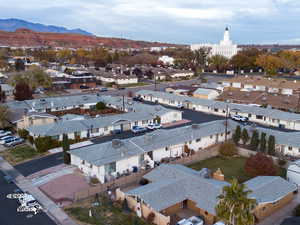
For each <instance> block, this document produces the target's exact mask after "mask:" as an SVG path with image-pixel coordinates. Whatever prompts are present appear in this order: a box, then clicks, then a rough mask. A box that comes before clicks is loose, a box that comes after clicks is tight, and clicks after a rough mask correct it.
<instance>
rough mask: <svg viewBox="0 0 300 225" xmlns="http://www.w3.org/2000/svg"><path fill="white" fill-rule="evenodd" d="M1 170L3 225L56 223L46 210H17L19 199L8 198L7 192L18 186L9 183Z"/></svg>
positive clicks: (54, 224) (0, 199)
mask: <svg viewBox="0 0 300 225" xmlns="http://www.w3.org/2000/svg"><path fill="white" fill-rule="evenodd" d="M3 177H4V173H3V172H2V171H0V224H1V225H56V223H55V222H54V221H52V220H51V219H50V218H49V217H48V216H47V215H46V214H45V213H44V212H40V213H38V214H37V215H33V214H32V213H31V212H17V208H18V206H19V203H18V202H17V199H8V198H7V197H6V195H7V194H11V193H13V191H14V190H15V189H16V188H18V187H17V186H16V185H15V184H14V183H11V184H8V183H7V182H6V181H5V180H4V178H3Z"/></svg>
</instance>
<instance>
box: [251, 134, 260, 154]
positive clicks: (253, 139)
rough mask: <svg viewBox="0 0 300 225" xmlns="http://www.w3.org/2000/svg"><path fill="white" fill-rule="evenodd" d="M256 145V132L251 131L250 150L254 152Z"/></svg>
mask: <svg viewBox="0 0 300 225" xmlns="http://www.w3.org/2000/svg"><path fill="white" fill-rule="evenodd" d="M258 145H259V138H258V132H257V131H256V130H255V131H253V133H252V137H251V140H250V149H252V150H254V151H256V150H257V147H258Z"/></svg>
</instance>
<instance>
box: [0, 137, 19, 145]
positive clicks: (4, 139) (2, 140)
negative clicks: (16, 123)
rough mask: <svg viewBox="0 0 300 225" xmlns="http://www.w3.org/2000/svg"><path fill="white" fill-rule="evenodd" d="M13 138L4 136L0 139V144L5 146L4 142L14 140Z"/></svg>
mask: <svg viewBox="0 0 300 225" xmlns="http://www.w3.org/2000/svg"><path fill="white" fill-rule="evenodd" d="M14 138H15V137H14V136H11V135H8V136H4V137H2V138H0V144H1V145H3V144H5V141H8V140H10V139H14Z"/></svg>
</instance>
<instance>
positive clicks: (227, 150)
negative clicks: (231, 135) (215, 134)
mask: <svg viewBox="0 0 300 225" xmlns="http://www.w3.org/2000/svg"><path fill="white" fill-rule="evenodd" d="M219 153H220V154H221V155H222V156H234V155H236V154H237V149H236V146H235V144H234V143H233V142H230V141H227V142H225V143H223V144H221V145H220V147H219Z"/></svg>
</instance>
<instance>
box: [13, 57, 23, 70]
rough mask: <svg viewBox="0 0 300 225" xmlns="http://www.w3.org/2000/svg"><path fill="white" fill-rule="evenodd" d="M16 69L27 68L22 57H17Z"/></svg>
mask: <svg viewBox="0 0 300 225" xmlns="http://www.w3.org/2000/svg"><path fill="white" fill-rule="evenodd" d="M15 69H16V71H18V72H20V71H22V70H25V64H24V62H23V60H22V59H17V60H16V62H15Z"/></svg>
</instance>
